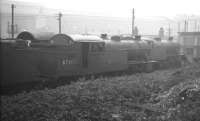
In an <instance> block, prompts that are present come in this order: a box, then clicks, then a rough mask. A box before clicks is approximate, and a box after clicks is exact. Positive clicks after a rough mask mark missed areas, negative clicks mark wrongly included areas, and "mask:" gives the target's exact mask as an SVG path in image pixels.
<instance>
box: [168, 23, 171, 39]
mask: <svg viewBox="0 0 200 121" xmlns="http://www.w3.org/2000/svg"><path fill="white" fill-rule="evenodd" d="M168 31H169V38H170V36H171V28H170V24H169V29H168Z"/></svg>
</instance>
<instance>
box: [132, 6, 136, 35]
mask: <svg viewBox="0 0 200 121" xmlns="http://www.w3.org/2000/svg"><path fill="white" fill-rule="evenodd" d="M132 14H133V15H132V36H134V34H135V33H134V23H135V11H134V8H133V13H132Z"/></svg>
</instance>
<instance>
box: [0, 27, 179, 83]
mask: <svg viewBox="0 0 200 121" xmlns="http://www.w3.org/2000/svg"><path fill="white" fill-rule="evenodd" d="M0 46H1V55H0V56H1V74H2V79H1V80H2V81H1V84H2V85H9V84H17V83H25V82H34V81H38V80H40V79H41V78H43V79H44V78H53V79H58V78H61V77H67V76H77V75H88V74H98V73H105V72H117V71H123V70H126V71H127V70H128V71H133V70H136V71H147V72H151V71H153V70H154V69H157V68H161V67H163V66H168V65H180V57H181V56H182V55H180V53H179V51H180V45H179V44H178V43H175V42H172V41H162V40H155V39H151V38H145V37H140V36H136V37H131V36H112V37H111V38H107V37H106V36H101V37H99V36H94V35H66V34H49V33H39V34H38V33H37V34H34V33H30V32H27V31H24V32H21V33H20V34H19V35H18V36H17V38H16V39H5V40H1V45H0Z"/></svg>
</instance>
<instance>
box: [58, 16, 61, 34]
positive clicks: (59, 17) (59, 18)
mask: <svg viewBox="0 0 200 121" xmlns="http://www.w3.org/2000/svg"><path fill="white" fill-rule="evenodd" d="M61 17H62V13H61V12H60V13H59V14H58V21H59V34H61Z"/></svg>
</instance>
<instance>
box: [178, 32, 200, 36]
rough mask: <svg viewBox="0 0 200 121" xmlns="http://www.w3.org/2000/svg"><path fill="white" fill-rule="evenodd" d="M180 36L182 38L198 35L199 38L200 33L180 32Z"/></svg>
mask: <svg viewBox="0 0 200 121" xmlns="http://www.w3.org/2000/svg"><path fill="white" fill-rule="evenodd" d="M178 34H179V35H181V36H188V35H192V36H194V35H197V36H200V32H179V33H178Z"/></svg>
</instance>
